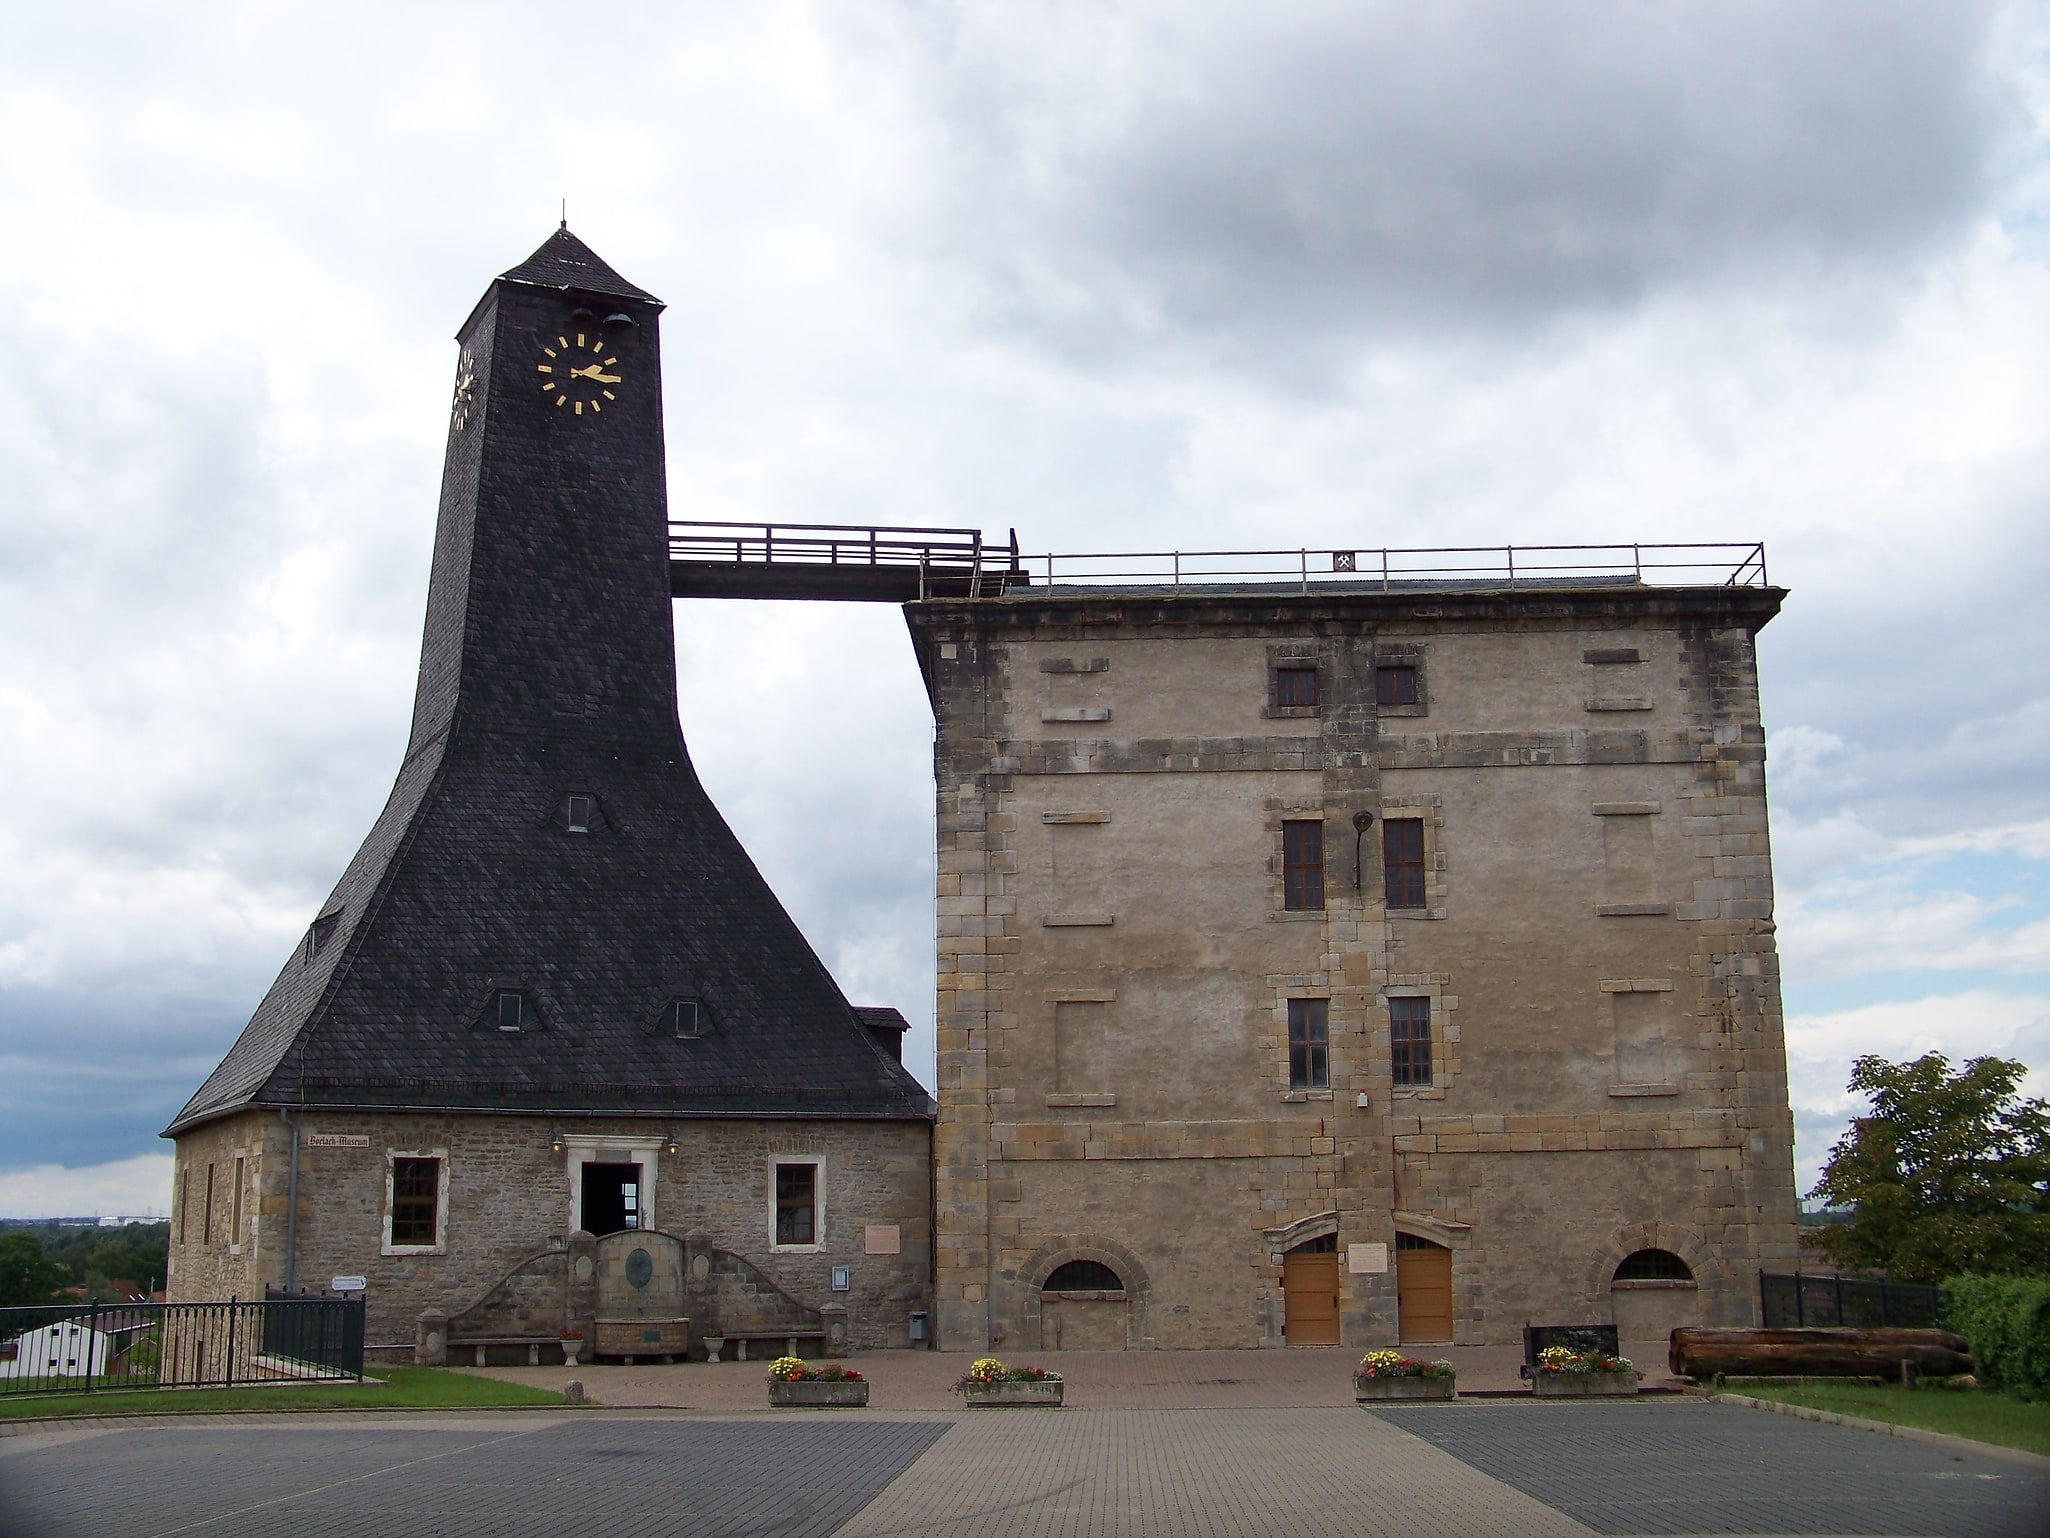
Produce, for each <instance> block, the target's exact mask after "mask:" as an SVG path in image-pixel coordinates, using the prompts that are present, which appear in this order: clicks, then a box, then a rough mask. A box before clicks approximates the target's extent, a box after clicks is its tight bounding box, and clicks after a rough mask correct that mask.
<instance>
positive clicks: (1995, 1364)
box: [1943, 1276, 2050, 1399]
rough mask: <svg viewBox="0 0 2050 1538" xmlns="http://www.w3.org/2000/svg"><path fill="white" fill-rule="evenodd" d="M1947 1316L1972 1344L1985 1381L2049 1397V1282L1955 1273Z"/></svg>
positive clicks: (2021, 1394) (2026, 1395) (1946, 1299)
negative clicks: (1956, 1274)
mask: <svg viewBox="0 0 2050 1538" xmlns="http://www.w3.org/2000/svg"><path fill="white" fill-rule="evenodd" d="M1943 1314H1944V1319H1945V1321H1946V1322H1947V1323H1948V1324H1949V1325H1950V1327H1951V1328H1952V1329H1954V1330H1956V1331H1957V1332H1958V1333H1959V1334H1960V1335H1962V1336H1964V1338H1965V1339H1966V1340H1968V1341H1970V1342H1971V1346H1972V1359H1973V1361H1974V1363H1975V1364H1976V1365H1977V1367H1978V1369H1979V1377H1980V1379H1981V1381H1983V1382H1984V1383H1986V1384H1988V1385H1989V1386H1991V1387H1993V1388H1999V1389H2005V1390H2006V1391H2007V1392H2008V1393H2010V1394H2013V1395H2014V1396H2015V1397H2016V1398H2017V1399H2050V1281H2046V1280H2043V1279H2040V1278H2036V1277H2027V1276H1953V1277H1951V1278H1950V1279H1949V1280H1948V1281H1946V1282H1945V1283H1944V1284H1943Z"/></svg>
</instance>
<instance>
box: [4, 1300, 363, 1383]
mask: <svg viewBox="0 0 2050 1538" xmlns="http://www.w3.org/2000/svg"><path fill="white" fill-rule="evenodd" d="M362 1376H363V1299H362V1298H361V1297H335V1296H331V1295H328V1294H297V1293H292V1294H273V1295H271V1296H269V1297H266V1298H264V1299H262V1300H256V1299H247V1298H231V1299H230V1300H229V1301H227V1302H225V1303H78V1304H63V1305H49V1306H45V1307H37V1308H0V1395H8V1394H36V1393H43V1394H48V1393H81V1392H85V1393H90V1392H93V1391H95V1390H101V1389H124V1388H201V1387H209V1388H210V1387H232V1386H234V1385H237V1384H241V1385H248V1386H253V1385H258V1384H264V1383H279V1382H290V1381H295V1380H309V1379H310V1380H320V1381H327V1382H340V1381H347V1380H361V1378H362Z"/></svg>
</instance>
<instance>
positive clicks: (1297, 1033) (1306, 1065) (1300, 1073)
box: [1288, 999, 1331, 1089]
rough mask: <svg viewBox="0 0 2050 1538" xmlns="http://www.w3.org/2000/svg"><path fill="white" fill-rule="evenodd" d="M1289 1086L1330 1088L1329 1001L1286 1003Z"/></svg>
mask: <svg viewBox="0 0 2050 1538" xmlns="http://www.w3.org/2000/svg"><path fill="white" fill-rule="evenodd" d="M1288 1087H1289V1088H1290V1089H1329V1088H1330V1087H1331V1001H1330V1000H1329V999H1290V1000H1289V1001H1288Z"/></svg>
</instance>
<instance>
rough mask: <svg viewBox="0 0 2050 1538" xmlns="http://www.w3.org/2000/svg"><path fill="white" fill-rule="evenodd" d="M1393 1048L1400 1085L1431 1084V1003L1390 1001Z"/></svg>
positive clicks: (1390, 1028)
mask: <svg viewBox="0 0 2050 1538" xmlns="http://www.w3.org/2000/svg"><path fill="white" fill-rule="evenodd" d="M1388 1025H1389V1033H1388V1039H1389V1045H1390V1048H1391V1053H1392V1056H1393V1059H1394V1068H1395V1082H1396V1083H1397V1084H1398V1085H1402V1084H1408V1085H1417V1084H1429V1083H1430V1082H1431V1001H1430V1000H1429V999H1428V998H1399V999H1390V1000H1389V1001H1388Z"/></svg>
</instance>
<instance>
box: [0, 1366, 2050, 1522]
mask: <svg viewBox="0 0 2050 1538" xmlns="http://www.w3.org/2000/svg"><path fill="white" fill-rule="evenodd" d="M2046 1532H2050V1474H2046V1473H2044V1472H2042V1471H2039V1470H2037V1469H2034V1468H2030V1467H2024V1466H2020V1465H2017V1464H2014V1463H2010V1462H2001V1461H1996V1460H1994V1459H1992V1458H1987V1457H1982V1456H1979V1455H1976V1454H1970V1453H1966V1454H1954V1453H1951V1452H1948V1451H1944V1450H1940V1449H1937V1448H1933V1447H1928V1446H1923V1445H1920V1444H1915V1443H1910V1442H1903V1441H1900V1440H1897V1439H1893V1438H1887V1437H1881V1436H1876V1435H1874V1434H1872V1433H1870V1432H1864V1431H1858V1430H1854V1429H1850V1428H1845V1427H1837V1426H1821V1425H1814V1424H1810V1423H1807V1422H1801V1421H1793V1420H1789V1419H1787V1418H1785V1417H1782V1416H1771V1415H1765V1414H1762V1413H1760V1412H1757V1411H1752V1410H1744V1409H1739V1408H1736V1407H1733V1406H1726V1405H1711V1404H1705V1403H1702V1402H1700V1401H1696V1400H1685V1401H1661V1402H1654V1403H1634V1404H1620V1405H1617V1404H1600V1405H1598V1404H1564V1405H1560V1404H1542V1405H1541V1404H1532V1403H1505V1402H1501V1401H1494V1402H1481V1403H1472V1402H1469V1403H1462V1404H1454V1405H1444V1406H1417V1407H1408V1408H1400V1409H1388V1410H1381V1411H1376V1412H1373V1413H1368V1412H1364V1411H1361V1410H1358V1409H1354V1408H1352V1407H1350V1406H1346V1407H1328V1408H1327V1407H1318V1406H1310V1407H1293V1408H1292V1407H1286V1406H1281V1407H1276V1406H1252V1407H1245V1408H1237V1409H1224V1408H1200V1407H1192V1408H1151V1409H1131V1408H1106V1409H1074V1408H1070V1409H1066V1410H1058V1411H1056V1410H1017V1411H1005V1410H978V1411H960V1410H956V1411H953V1412H951V1413H934V1412H924V1413H920V1412H910V1413H905V1412H890V1411H881V1410H870V1411H841V1412H801V1411H798V1412H777V1413H773V1414H771V1413H757V1414H750V1415H745V1416H736V1415H732V1414H729V1413H704V1412H692V1411H682V1410H674V1409H650V1410H638V1411H636V1410H615V1409H599V1410H590V1411H583V1412H556V1411H530V1412H521V1413H514V1412H469V1413H461V1414H457V1413H426V1412H421V1413H409V1414H404V1415H354V1414H350V1415H304V1416H268V1417H264V1416H208V1417H194V1418H191V1419H184V1420H176V1421H170V1420H164V1419H155V1420H139V1421H132V1422H126V1423H122V1422H116V1421H100V1422H95V1423H91V1424H85V1425H70V1426H60V1427H55V1428H48V1429H37V1430H33V1431H23V1430H20V1429H17V1430H16V1434H13V1435H8V1436H0V1538H88V1535H90V1538H174V1535H178V1538H185V1535H191V1538H201V1535H231V1538H240V1535H261V1538H268V1535H280V1538H282V1535H288V1534H289V1535H292V1538H444V1535H446V1538H457V1535H461V1538H471V1535H476V1538H499V1535H503V1538H542V1535H544V1534H545V1535H549V1538H555V1535H559V1534H563V1533H603V1534H605V1535H607V1538H712V1535H718V1538H742V1535H747V1538H757V1535H760V1538H785V1535H788V1538H799V1535H819V1538H824V1535H827V1534H836V1535H840V1538H888V1535H893V1534H905V1535H921V1538H923V1535H947V1538H1099V1535H1103V1538H1127V1535H1129V1538H1141V1535H1146V1538H1152V1535H1169V1534H1172V1535H1190V1538H1270V1535H1271V1538H1283V1535H1287V1538H1352V1535H1375V1538H1379V1535H1389V1538H1394V1535H1413V1534H1418V1533H1434V1534H1444V1535H1446V1538H1492V1535H1502V1538H1511V1535H1513V1538H1567V1535H1583V1534H1589V1533H1618V1534H1637V1533H1642V1534H1708V1533H1737V1534H1750V1535H1758V1538H1768V1535H1776V1534H1797V1533H1798V1534H1875V1535H1903V1538H1905V1535H1930V1538H2010V1535H2011V1538H2041V1535H2043V1534H2044V1533H2046Z"/></svg>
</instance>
